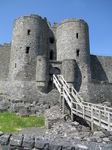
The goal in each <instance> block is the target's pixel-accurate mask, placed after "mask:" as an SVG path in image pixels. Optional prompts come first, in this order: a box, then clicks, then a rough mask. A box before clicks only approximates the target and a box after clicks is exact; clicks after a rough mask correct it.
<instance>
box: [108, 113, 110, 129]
mask: <svg viewBox="0 0 112 150" xmlns="http://www.w3.org/2000/svg"><path fill="white" fill-rule="evenodd" d="M108 131H110V113H108Z"/></svg>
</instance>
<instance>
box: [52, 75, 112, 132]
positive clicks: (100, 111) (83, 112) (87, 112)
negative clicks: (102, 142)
mask: <svg viewBox="0 0 112 150" xmlns="http://www.w3.org/2000/svg"><path fill="white" fill-rule="evenodd" d="M53 83H54V84H55V86H56V88H57V89H58V91H59V93H60V94H61V95H62V96H61V97H62V98H63V104H64V100H66V102H67V103H68V105H69V107H70V109H71V113H72V114H76V115H78V116H80V117H82V118H84V119H85V120H87V121H90V122H91V124H92V129H93V123H94V124H96V125H98V126H100V127H102V128H104V129H107V130H109V131H112V108H110V107H107V106H103V105H99V104H93V103H88V102H84V101H83V99H82V98H81V97H80V95H79V94H78V92H77V91H76V90H75V88H74V87H73V86H70V85H69V84H68V83H67V82H66V81H65V79H64V78H63V76H62V75H58V76H57V77H56V76H55V75H53ZM63 107H64V106H63ZM63 109H64V108H63Z"/></svg>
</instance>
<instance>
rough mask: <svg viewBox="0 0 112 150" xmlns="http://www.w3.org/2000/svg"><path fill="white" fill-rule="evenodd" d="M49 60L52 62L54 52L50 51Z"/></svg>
mask: <svg viewBox="0 0 112 150" xmlns="http://www.w3.org/2000/svg"><path fill="white" fill-rule="evenodd" d="M49 59H50V60H54V52H53V50H50V55H49Z"/></svg>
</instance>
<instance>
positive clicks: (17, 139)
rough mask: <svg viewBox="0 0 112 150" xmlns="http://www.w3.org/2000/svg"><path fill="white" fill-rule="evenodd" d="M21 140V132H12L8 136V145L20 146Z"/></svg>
mask: <svg viewBox="0 0 112 150" xmlns="http://www.w3.org/2000/svg"><path fill="white" fill-rule="evenodd" d="M22 141H23V135H22V134H13V135H12V136H11V138H10V145H13V146H21V145H22Z"/></svg>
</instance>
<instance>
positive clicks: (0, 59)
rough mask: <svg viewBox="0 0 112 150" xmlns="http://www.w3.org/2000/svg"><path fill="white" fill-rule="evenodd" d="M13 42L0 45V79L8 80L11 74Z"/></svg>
mask: <svg viewBox="0 0 112 150" xmlns="http://www.w3.org/2000/svg"><path fill="white" fill-rule="evenodd" d="M10 49H11V44H4V45H0V80H1V81H2V80H6V79H7V78H8V74H9V62H10Z"/></svg>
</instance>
